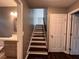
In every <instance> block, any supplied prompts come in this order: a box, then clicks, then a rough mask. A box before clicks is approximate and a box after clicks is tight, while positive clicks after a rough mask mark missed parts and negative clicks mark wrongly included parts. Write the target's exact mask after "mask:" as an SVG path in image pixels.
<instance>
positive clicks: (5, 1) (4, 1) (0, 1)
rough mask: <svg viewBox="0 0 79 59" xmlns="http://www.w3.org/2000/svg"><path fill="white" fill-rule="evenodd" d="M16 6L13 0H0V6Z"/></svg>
mask: <svg viewBox="0 0 79 59" xmlns="http://www.w3.org/2000/svg"><path fill="white" fill-rule="evenodd" d="M11 6H17V4H16V3H15V1H14V0H0V7H11Z"/></svg>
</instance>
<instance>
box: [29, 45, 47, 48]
mask: <svg viewBox="0 0 79 59" xmlns="http://www.w3.org/2000/svg"><path fill="white" fill-rule="evenodd" d="M30 47H33V48H47V47H46V45H42V46H41V45H31V46H30Z"/></svg>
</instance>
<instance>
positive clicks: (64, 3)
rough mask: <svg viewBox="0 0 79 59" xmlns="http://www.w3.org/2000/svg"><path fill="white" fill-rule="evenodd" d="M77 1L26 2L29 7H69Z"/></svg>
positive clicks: (42, 0) (30, 0) (40, 0)
mask: <svg viewBox="0 0 79 59" xmlns="http://www.w3.org/2000/svg"><path fill="white" fill-rule="evenodd" d="M76 1H77V0H28V4H29V5H30V7H59V8H60V7H65V8H66V7H69V6H70V5H72V4H73V3H74V2H76Z"/></svg>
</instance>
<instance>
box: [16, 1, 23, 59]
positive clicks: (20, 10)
mask: <svg viewBox="0 0 79 59" xmlns="http://www.w3.org/2000/svg"><path fill="white" fill-rule="evenodd" d="M15 2H16V3H17V14H18V15H17V59H23V35H24V32H23V3H22V1H21V0H15Z"/></svg>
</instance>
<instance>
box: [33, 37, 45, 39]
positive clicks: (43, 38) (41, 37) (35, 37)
mask: <svg viewBox="0 0 79 59" xmlns="http://www.w3.org/2000/svg"><path fill="white" fill-rule="evenodd" d="M32 39H45V37H32Z"/></svg>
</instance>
